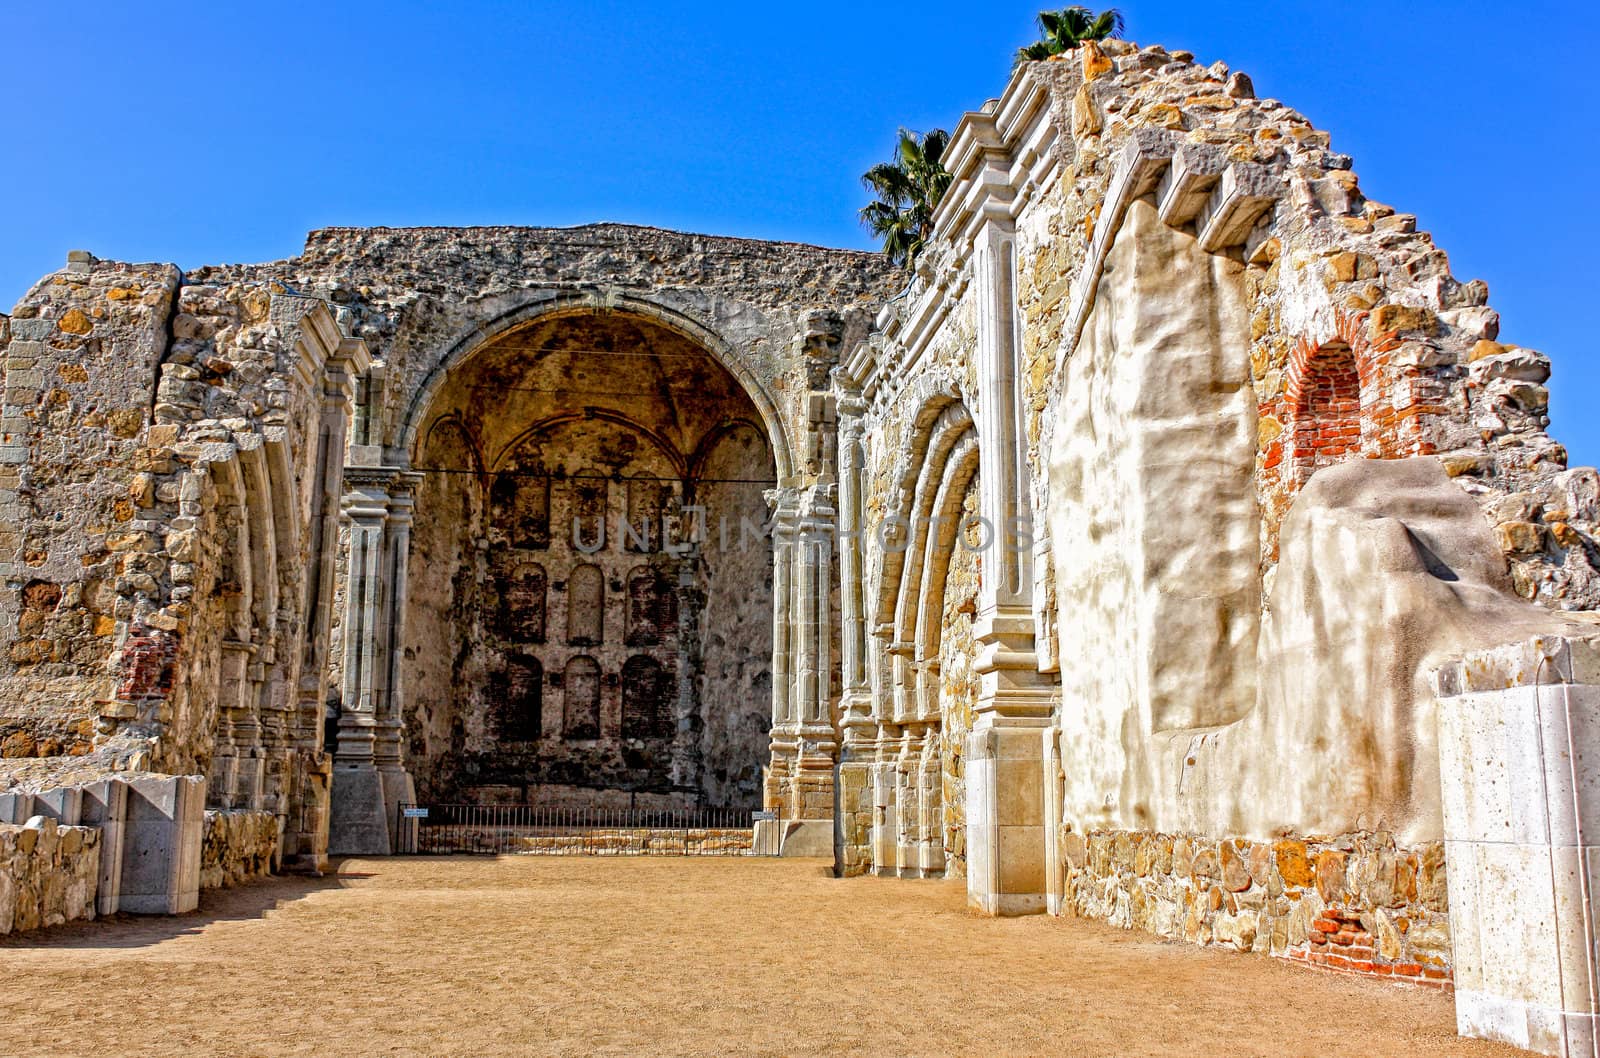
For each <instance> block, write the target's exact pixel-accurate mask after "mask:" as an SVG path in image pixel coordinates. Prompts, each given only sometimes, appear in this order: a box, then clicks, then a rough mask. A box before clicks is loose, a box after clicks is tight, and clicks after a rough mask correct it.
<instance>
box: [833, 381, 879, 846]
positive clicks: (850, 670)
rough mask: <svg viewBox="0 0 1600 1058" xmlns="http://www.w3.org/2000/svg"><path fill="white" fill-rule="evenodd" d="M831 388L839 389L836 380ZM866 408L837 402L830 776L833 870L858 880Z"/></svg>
mask: <svg viewBox="0 0 1600 1058" xmlns="http://www.w3.org/2000/svg"><path fill="white" fill-rule="evenodd" d="M835 379H836V381H835V385H836V386H839V385H840V383H839V381H838V378H837V375H836V376H835ZM865 412H866V405H865V403H864V402H863V401H862V400H861V398H860V395H859V394H856V393H854V392H853V391H849V390H845V391H844V396H842V397H841V398H840V399H839V600H840V610H841V621H842V626H841V628H840V637H839V641H840V651H841V655H842V656H841V657H840V672H841V675H842V678H843V680H844V687H843V697H842V699H841V701H840V708H839V711H840V717H839V727H840V745H839V763H838V768H837V771H836V772H835V777H834V853H833V857H834V870H835V872H836V873H838V874H840V875H853V874H860V873H862V872H864V871H865V870H866V869H867V866H868V864H869V863H870V861H871V856H872V851H871V842H872V826H873V797H872V763H873V755H874V754H875V753H876V751H877V724H876V722H875V721H874V720H873V717H872V688H871V685H870V684H869V682H868V676H867V646H868V639H867V632H866V628H867V615H866V605H865V593H866V576H867V574H866V568H865V567H866V564H865V562H864V561H863V555H864V553H863V546H864V541H863V539H862V534H863V525H864V522H865V517H864V509H863V508H864V496H865V492H866V467H865V466H864V459H863V453H862V448H861V442H862V434H863V432H864V427H865V423H864V422H863V421H862V416H863V415H864V413H865Z"/></svg>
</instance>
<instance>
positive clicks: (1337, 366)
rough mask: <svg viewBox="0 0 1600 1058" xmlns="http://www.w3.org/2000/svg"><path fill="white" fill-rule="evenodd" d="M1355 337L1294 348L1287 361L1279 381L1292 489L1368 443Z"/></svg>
mask: <svg viewBox="0 0 1600 1058" xmlns="http://www.w3.org/2000/svg"><path fill="white" fill-rule="evenodd" d="M1364 353H1365V344H1364V341H1363V340H1362V339H1360V338H1359V337H1358V338H1357V340H1356V341H1355V342H1354V343H1352V342H1351V341H1347V340H1346V339H1345V337H1343V336H1339V337H1334V338H1330V339H1329V340H1328V341H1325V342H1321V343H1318V344H1315V345H1313V344H1312V343H1310V342H1305V341H1302V342H1299V343H1297V344H1296V345H1295V347H1294V349H1293V350H1292V351H1291V352H1290V355H1289V366H1288V370H1287V371H1286V372H1285V376H1284V399H1285V402H1286V403H1287V406H1288V422H1287V423H1286V424H1285V425H1286V427H1287V429H1286V432H1287V433H1288V435H1289V436H1288V441H1289V446H1288V447H1289V451H1288V452H1287V453H1286V462H1288V464H1289V467H1290V475H1291V480H1292V482H1293V484H1294V486H1295V487H1296V488H1298V487H1300V486H1302V485H1304V484H1305V483H1306V482H1307V481H1308V480H1309V479H1310V478H1311V475H1312V474H1314V473H1316V472H1317V471H1318V470H1320V469H1322V468H1323V467H1326V466H1332V465H1334V464H1336V463H1342V462H1344V461H1345V460H1346V459H1349V458H1350V457H1352V456H1355V455H1359V454H1360V453H1361V452H1362V450H1363V447H1364V445H1363V442H1368V443H1369V444H1370V442H1371V441H1372V438H1371V436H1370V434H1371V429H1370V425H1369V424H1370V419H1369V418H1368V417H1367V416H1366V415H1365V414H1364V413H1363V410H1364V408H1365V407H1366V404H1367V403H1368V400H1369V397H1368V392H1369V390H1368V386H1367V385H1366V382H1367V381H1368V380H1367V377H1366V374H1365V372H1366V371H1367V370H1369V365H1368V364H1367V363H1366V362H1365V361H1366V360H1367V358H1366V356H1365V355H1363V354H1364Z"/></svg>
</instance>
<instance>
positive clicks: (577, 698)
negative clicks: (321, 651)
mask: <svg viewBox="0 0 1600 1058" xmlns="http://www.w3.org/2000/svg"><path fill="white" fill-rule="evenodd" d="M425 395H426V398H427V403H426V404H425V405H424V406H422V407H421V408H419V409H418V414H417V415H416V416H415V417H414V418H413V420H412V422H413V424H414V425H413V427H412V428H413V430H414V434H413V438H414V440H413V447H412V450H411V453H410V456H411V463H412V469H413V470H414V471H415V472H417V473H418V474H420V476H421V484H420V486H419V487H418V491H417V502H416V514H415V525H414V528H413V530H412V536H411V561H410V571H409V572H410V575H409V578H408V586H409V601H408V614H407V619H406V627H405V633H404V638H403V642H404V651H403V655H402V659H401V674H402V680H403V685H404V687H405V689H406V691H405V697H404V704H403V707H402V716H401V717H400V719H401V723H402V725H403V736H402V737H403V741H404V748H405V757H406V767H407V770H408V771H409V772H410V773H411V775H412V776H413V778H414V779H415V781H416V786H417V796H418V798H419V799H421V800H424V801H430V800H432V801H440V800H473V801H498V802H524V803H560V804H582V805H610V804H630V803H631V804H639V805H663V806H665V805H685V804H700V805H714V806H736V807H756V806H757V805H758V804H759V802H760V799H761V774H762V767H763V766H764V765H765V763H766V760H767V756H768V748H769V737H768V728H769V726H770V717H771V702H772V692H771V682H772V613H773V601H772V552H771V548H770V546H769V543H768V541H767V539H766V538H765V536H764V535H763V533H762V528H763V526H764V525H765V523H766V521H767V516H768V515H767V505H766V501H765V499H764V496H763V493H764V492H765V490H767V489H769V488H772V487H773V486H774V485H775V484H776V483H777V482H776V479H777V467H776V466H775V459H774V453H773V451H772V448H771V442H770V441H769V437H770V436H771V432H770V429H769V425H768V422H767V419H766V417H765V416H763V414H762V412H761V411H760V410H759V408H758V405H757V403H756V401H755V400H753V399H752V397H751V395H750V394H749V392H747V390H746V389H745V387H744V386H743V385H742V384H741V382H740V381H739V379H737V378H735V377H734V375H733V374H732V373H730V371H729V370H728V368H727V367H725V366H724V365H723V363H722V362H721V361H719V359H718V357H717V356H715V355H713V353H712V352H711V351H709V350H708V349H707V347H706V344H705V343H704V342H702V341H699V340H696V339H695V338H691V337H689V336H688V335H687V334H686V333H684V331H683V330H681V329H678V328H673V327H670V326H667V325H666V324H664V323H663V322H661V321H660V320H658V319H656V318H653V317H652V316H651V315H649V314H647V313H644V312H629V311H612V310H604V309H601V310H595V309H589V308H578V307H573V308H567V309H563V310H559V311H557V312H553V313H547V314H545V315H543V316H539V317H537V318H534V319H532V320H529V321H527V322H525V323H522V324H521V325H520V326H517V327H515V328H513V329H510V330H508V331H506V332H504V333H501V334H499V335H497V336H495V337H493V338H492V339H490V340H489V341H487V342H486V343H484V344H483V345H482V346H481V347H479V348H477V349H476V350H473V351H471V352H469V353H467V354H466V355H464V356H462V357H459V358H457V359H455V360H454V361H453V362H452V363H451V364H450V366H449V367H448V369H447V370H446V371H444V372H443V373H442V374H441V375H439V376H436V377H435V378H434V379H431V380H430V381H429V384H428V386H427V387H426V389H425Z"/></svg>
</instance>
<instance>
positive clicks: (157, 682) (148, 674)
mask: <svg viewBox="0 0 1600 1058" xmlns="http://www.w3.org/2000/svg"><path fill="white" fill-rule="evenodd" d="M177 657H178V643H177V639H176V638H175V637H174V636H171V635H169V634H168V633H166V632H163V631H161V630H160V629H152V628H144V627H138V628H135V629H134V634H133V635H132V636H129V637H128V641H127V642H126V643H125V644H124V645H123V647H122V657H121V658H120V659H119V664H118V676H119V679H118V682H117V698H118V699H119V700H121V701H124V702H136V703H144V702H157V701H162V700H163V699H165V698H166V697H167V695H168V694H170V693H171V692H172V677H173V671H172V670H173V667H174V662H175V661H176V660H177Z"/></svg>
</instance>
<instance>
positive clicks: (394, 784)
mask: <svg viewBox="0 0 1600 1058" xmlns="http://www.w3.org/2000/svg"><path fill="white" fill-rule="evenodd" d="M421 484H422V475H421V474H418V473H415V472H412V471H402V472H398V473H396V474H395V476H394V478H393V480H392V481H391V483H390V485H389V504H388V517H387V519H386V520H385V522H384V547H385V554H384V558H383V562H384V569H385V571H386V572H385V591H386V593H387V599H388V606H387V608H386V612H385V614H384V616H385V618H386V627H385V628H384V629H383V630H382V632H383V634H382V636H381V637H380V638H381V642H382V644H383V648H384V653H385V655H386V659H385V660H386V666H385V670H386V671H385V676H384V688H383V692H382V694H381V695H380V697H379V700H378V718H377V730H376V742H375V743H374V745H373V763H374V764H375V765H376V766H377V768H378V774H379V776H380V777H381V779H382V784H383V801H384V805H385V808H386V814H385V816H384V820H385V823H386V824H387V826H388V827H389V839H390V843H391V846H392V844H393V841H394V836H395V834H394V831H395V828H396V827H397V826H398V822H397V820H396V818H395V816H396V806H397V805H399V804H401V803H402V802H406V803H415V801H416V799H417V790H416V785H415V784H414V783H413V782H412V780H411V774H410V773H409V772H407V771H406V769H405V761H404V753H403V750H402V748H401V734H402V731H403V730H404V726H405V716H404V712H403V710H404V707H405V695H404V689H405V688H404V670H405V641H406V637H405V628H406V601H407V596H408V592H407V587H408V585H409V583H410V579H409V573H410V561H411V525H412V513H413V511H414V510H415V508H416V500H415V490H416V489H417V487H418V486H420V485H421Z"/></svg>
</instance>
